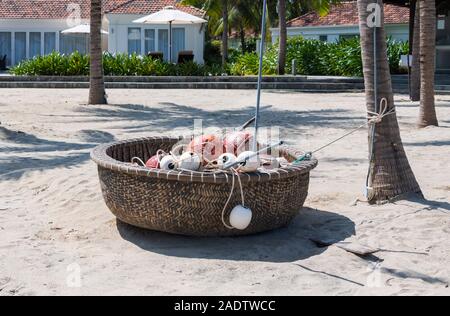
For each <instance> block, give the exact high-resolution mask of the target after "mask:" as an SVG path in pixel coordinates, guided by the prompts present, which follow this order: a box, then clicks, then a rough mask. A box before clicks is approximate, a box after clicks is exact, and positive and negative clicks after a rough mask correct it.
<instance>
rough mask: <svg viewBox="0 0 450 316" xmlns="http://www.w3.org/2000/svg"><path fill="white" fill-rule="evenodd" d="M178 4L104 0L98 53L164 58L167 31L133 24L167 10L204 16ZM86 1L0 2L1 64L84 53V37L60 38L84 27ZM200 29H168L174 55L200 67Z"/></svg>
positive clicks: (202, 33)
mask: <svg viewBox="0 0 450 316" xmlns="http://www.w3.org/2000/svg"><path fill="white" fill-rule="evenodd" d="M177 2H178V1H177V0H104V1H103V3H104V4H103V11H104V19H103V29H104V30H105V31H107V32H108V33H109V35H107V36H106V35H105V36H104V40H103V48H104V50H108V51H109V52H111V53H130V54H131V53H138V54H142V55H143V54H147V53H149V52H162V53H163V55H164V59H166V60H167V59H168V56H169V52H168V50H169V26H168V25H139V24H134V23H133V22H132V21H134V20H136V19H138V18H140V17H143V16H146V15H149V14H151V13H154V12H157V11H159V10H162V9H163V8H164V7H166V6H168V5H174V6H176V8H177V9H179V10H182V11H185V12H187V13H190V14H192V15H195V16H199V17H203V16H204V12H203V11H201V10H199V9H196V8H193V7H187V6H181V5H178V4H177ZM89 10H90V0H4V1H0V60H1V59H2V58H3V57H4V56H6V64H7V66H11V65H15V64H17V63H19V62H20V61H22V60H24V59H29V58H32V57H34V56H38V55H46V54H49V53H51V52H52V51H58V52H61V53H72V52H74V51H80V52H81V53H87V52H88V51H89V47H88V46H89V41H88V35H86V34H62V33H61V32H62V31H63V30H65V29H68V28H71V27H74V26H76V25H80V24H84V23H89ZM204 39H205V26H204V25H198V24H189V25H177V26H176V27H174V30H173V56H174V59H176V57H177V56H178V52H179V51H185V50H187V51H192V52H193V54H194V60H195V61H196V62H198V63H203V50H204Z"/></svg>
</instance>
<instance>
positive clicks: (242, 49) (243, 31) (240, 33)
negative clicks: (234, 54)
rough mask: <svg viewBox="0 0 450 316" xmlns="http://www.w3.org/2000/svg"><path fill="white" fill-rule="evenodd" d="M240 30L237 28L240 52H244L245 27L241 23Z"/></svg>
mask: <svg viewBox="0 0 450 316" xmlns="http://www.w3.org/2000/svg"><path fill="white" fill-rule="evenodd" d="M239 28H240V30H239V36H240V38H241V51H242V54H245V50H246V47H245V46H246V43H245V27H244V26H243V25H242V22H241V25H240V26H239Z"/></svg>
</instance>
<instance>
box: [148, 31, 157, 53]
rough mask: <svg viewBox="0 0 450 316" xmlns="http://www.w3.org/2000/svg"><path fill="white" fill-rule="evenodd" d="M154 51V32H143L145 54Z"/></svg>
mask: <svg viewBox="0 0 450 316" xmlns="http://www.w3.org/2000/svg"><path fill="white" fill-rule="evenodd" d="M155 49H156V47H155V30H145V53H146V54H148V53H150V52H154V51H155Z"/></svg>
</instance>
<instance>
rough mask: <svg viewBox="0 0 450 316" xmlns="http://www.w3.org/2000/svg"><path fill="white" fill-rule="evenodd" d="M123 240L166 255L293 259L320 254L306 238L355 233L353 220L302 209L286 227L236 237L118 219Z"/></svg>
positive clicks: (235, 258)
mask: <svg viewBox="0 0 450 316" xmlns="http://www.w3.org/2000/svg"><path fill="white" fill-rule="evenodd" d="M117 228H118V230H119V233H120V235H121V236H122V238H124V239H125V240H127V241H129V242H131V243H133V244H135V245H136V246H138V247H140V248H141V249H143V250H146V251H151V252H155V253H159V254H163V255H166V256H173V257H184V258H200V259H222V260H234V261H262V262H278V263H279V262H294V261H297V260H302V259H306V258H309V257H312V256H316V255H319V254H320V253H322V252H323V251H325V249H326V248H318V247H317V246H316V245H315V244H314V243H313V242H311V241H310V240H309V238H312V237H314V238H323V239H331V238H332V239H334V240H336V241H342V240H345V239H347V238H348V237H350V236H353V235H354V234H355V223H353V222H352V221H351V220H350V219H349V218H347V217H344V216H342V215H339V214H336V213H330V212H325V211H318V210H313V209H310V208H304V209H303V210H302V211H301V212H300V214H299V216H297V217H296V218H295V220H294V221H293V223H291V225H289V226H288V227H286V228H281V229H278V230H275V231H271V232H267V233H262V234H257V235H253V236H245V237H235V238H229V237H227V238H197V237H186V236H178V235H170V234H166V233H161V232H154V231H149V230H145V229H141V228H136V227H133V226H130V225H128V224H125V223H123V222H121V221H119V220H117Z"/></svg>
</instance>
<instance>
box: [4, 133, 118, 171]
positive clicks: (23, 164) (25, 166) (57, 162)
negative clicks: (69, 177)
mask: <svg viewBox="0 0 450 316" xmlns="http://www.w3.org/2000/svg"><path fill="white" fill-rule="evenodd" d="M74 137H75V138H76V139H77V141H78V142H66V141H56V140H48V139H44V138H40V137H37V136H35V135H32V134H28V133H24V132H20V131H12V130H9V129H7V128H5V127H3V126H0V142H1V143H2V146H1V148H0V154H2V156H1V157H0V177H1V179H6V180H17V179H20V177H22V175H23V174H24V173H25V172H27V171H30V170H33V171H34V170H37V171H41V170H50V169H54V168H59V167H66V168H71V167H73V166H76V165H78V164H81V163H83V162H85V161H87V160H89V151H90V150H91V149H92V148H94V147H95V146H96V145H98V144H100V143H103V142H110V141H113V140H114V139H115V137H114V136H113V135H112V134H110V133H107V132H103V131H97V130H82V131H79V132H77V133H76V135H74Z"/></svg>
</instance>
